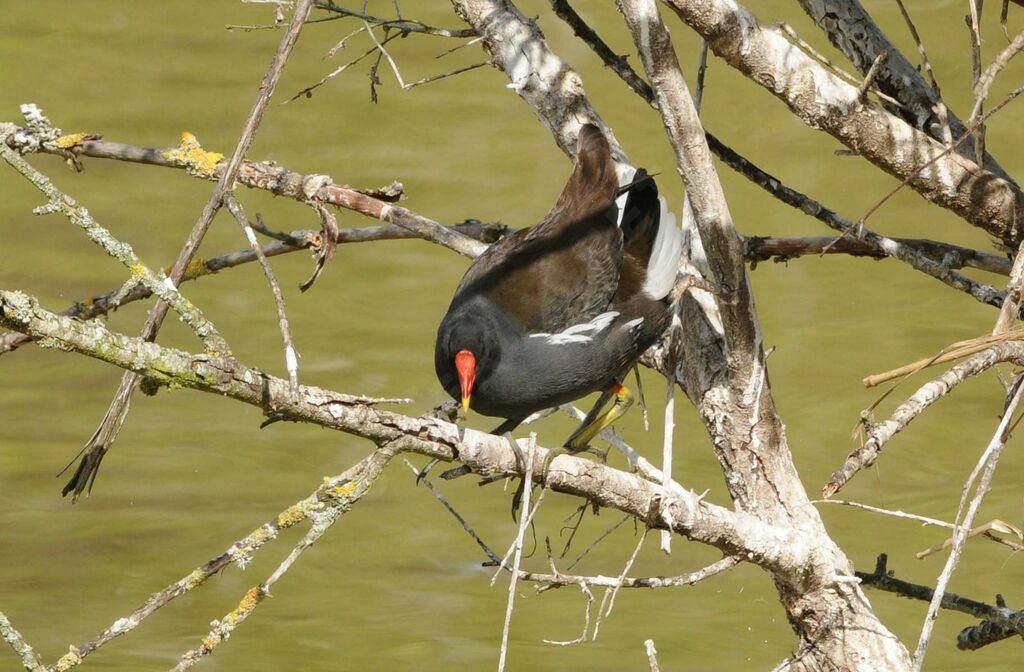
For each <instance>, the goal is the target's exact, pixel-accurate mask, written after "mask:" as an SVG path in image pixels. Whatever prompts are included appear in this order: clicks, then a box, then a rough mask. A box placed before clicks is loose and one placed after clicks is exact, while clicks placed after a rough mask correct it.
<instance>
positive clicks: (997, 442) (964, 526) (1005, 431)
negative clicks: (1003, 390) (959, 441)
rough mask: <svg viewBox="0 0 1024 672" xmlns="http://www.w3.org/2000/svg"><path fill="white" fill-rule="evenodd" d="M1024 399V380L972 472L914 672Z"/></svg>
mask: <svg viewBox="0 0 1024 672" xmlns="http://www.w3.org/2000/svg"><path fill="white" fill-rule="evenodd" d="M1022 396H1024V377H1022V378H1018V379H1017V381H1016V382H1015V384H1014V387H1013V390H1012V392H1011V393H1010V394H1008V395H1007V404H1006V408H1005V409H1004V410H1003V418H1002V420H1001V421H1000V422H999V426H998V428H997V429H996V432H995V434H994V435H993V436H992V439H991V441H989V444H988V447H986V448H985V451H984V452H983V453H982V455H981V457H980V458H979V459H978V463H977V464H976V465H975V467H974V471H973V472H971V475H970V477H969V478H968V479H967V482H966V483H965V484H964V489H963V494H962V495H961V497H960V504H959V506H958V507H957V513H956V524H957V528H956V532H955V533H954V534H953V548H952V550H950V553H949V557H948V558H947V559H946V565H945V567H943V569H942V573H941V574H940V575H939V579H938V581H936V583H935V595H934V596H932V600H931V603H930V604H929V605H928V614H927V615H926V616H925V619H924V625H923V626H922V627H921V636H920V638H919V639H918V642H917V649H916V650H915V651H914V667H913V669H914V672H919V671H920V670H921V667H922V666H923V665H924V657H925V654H926V653H927V652H928V644H929V642H930V641H931V636H932V630H933V628H934V625H935V619H936V618H938V614H939V608H940V607H941V605H942V596H943V594H944V593H945V592H946V586H947V585H948V584H949V579H950V577H952V575H953V571H954V570H955V569H956V566H957V564H958V563H959V562H960V554H961V553H962V552H963V549H964V544H965V543H966V542H967V535H968V533H969V532H970V530H971V527H972V526H973V525H974V519H975V517H976V516H977V514H978V510H979V509H980V508H981V503H982V502H983V501H984V499H985V495H987V494H988V491H989V488H990V487H991V484H992V476H993V474H994V473H995V470H996V465H998V464H999V457H1000V456H1001V455H1002V451H1003V446H1004V445H1005V444H1006V441H1007V439H1009V428H1010V421H1011V420H1012V419H1013V414H1014V411H1016V410H1017V405H1018V404H1019V403H1020V400H1021V397H1022ZM979 476H980V481H978V487H977V489H976V490H975V494H974V497H973V498H971V499H970V501H968V497H969V495H970V492H971V490H972V489H973V488H974V484H975V481H976V480H977V479H978V477H979Z"/></svg>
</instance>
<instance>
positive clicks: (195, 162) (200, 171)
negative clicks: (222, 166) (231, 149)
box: [164, 131, 224, 177]
mask: <svg viewBox="0 0 1024 672" xmlns="http://www.w3.org/2000/svg"><path fill="white" fill-rule="evenodd" d="M164 158H165V159H168V160H170V161H174V162H175V163H177V164H179V165H182V166H185V168H187V169H188V171H189V172H191V173H195V174H196V175H201V176H203V177H210V176H211V175H213V171H214V170H215V169H216V168H217V164H218V163H220V161H221V159H223V158H224V155H223V154H221V153H220V152H208V151H206V150H205V149H203V146H202V145H200V144H199V140H198V139H197V138H196V136H194V135H192V134H191V133H189V132H188V131H182V133H181V144H180V145H178V146H177V147H176V148H175V149H168V150H167V151H165V152H164Z"/></svg>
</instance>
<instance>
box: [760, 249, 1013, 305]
mask: <svg viewBox="0 0 1024 672" xmlns="http://www.w3.org/2000/svg"><path fill="white" fill-rule="evenodd" d="M891 240H892V241H893V242H895V243H896V244H898V245H900V246H903V247H905V248H908V249H912V250H914V251H915V252H917V253H918V254H920V255H922V256H924V257H927V258H928V259H931V260H932V261H934V262H935V263H936V264H940V265H941V266H944V267H946V268H949V269H956V268H977V269H979V270H982V271H988V272H989V273H998V274H1000V275H1009V274H1010V266H1011V263H1010V260H1009V259H1007V258H1006V257H1005V256H1003V255H999V254H992V253H988V252H981V251H979V250H972V249H971V248H969V247H960V246H959V245H953V244H951V243H944V242H941V241H938V240H929V239H926V238H892V239H891ZM743 242H744V252H743V256H744V258H745V259H746V260H747V262H749V263H754V264H756V263H758V262H762V261H768V260H769V259H772V260H774V261H776V262H785V261H789V260H790V259H795V258H797V257H803V256H808V255H814V256H821V255H824V254H849V255H851V256H854V257H871V258H873V259H887V258H890V257H889V255H887V254H886V253H885V252H884V251H882V250H881V249H879V248H878V247H876V246H875V245H872V244H871V243H869V242H867V241H866V240H858V239H857V238H855V237H853V236H844V237H840V238H838V239H836V238H835V237H832V236H828V237H824V236H814V237H805V238H770V237H763V236H746V237H744V239H743ZM992 289H993V290H994V289H995V288H994V287H993V288H992ZM1002 298H1003V293H1002V292H995V294H994V295H993V300H994V301H995V300H998V301H999V302H1000V303H1001V302H1002Z"/></svg>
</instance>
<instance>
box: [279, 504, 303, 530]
mask: <svg viewBox="0 0 1024 672" xmlns="http://www.w3.org/2000/svg"><path fill="white" fill-rule="evenodd" d="M305 519H306V512H305V511H304V510H303V509H302V507H300V506H298V505H295V506H289V507H288V508H287V509H285V510H284V511H282V512H281V513H280V514H279V515H278V516H277V526H278V527H279V528H281V529H282V530H283V529H284V528H286V527H291V526H292V525H297V524H298V523H301V522H302V521H304V520H305Z"/></svg>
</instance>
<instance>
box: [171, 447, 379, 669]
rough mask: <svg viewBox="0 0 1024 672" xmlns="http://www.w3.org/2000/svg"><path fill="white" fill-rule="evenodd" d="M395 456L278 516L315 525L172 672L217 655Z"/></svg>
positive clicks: (370, 463)
mask: <svg viewBox="0 0 1024 672" xmlns="http://www.w3.org/2000/svg"><path fill="white" fill-rule="evenodd" d="M394 455H395V453H394V451H392V450H390V449H389V448H388V447H387V446H385V447H382V448H378V449H377V450H375V451H374V452H373V453H371V454H370V455H369V456H368V457H366V458H364V459H363V460H362V461H360V462H359V463H358V464H356V465H355V466H354V467H352V468H351V469H349V470H348V471H346V472H345V473H344V474H341V475H340V476H336V477H334V478H331V479H327V481H326V482H325V483H324V485H322V486H320V487H319V488H318V489H317V490H316V492H314V493H313V494H312V495H310V496H309V497H307V498H306V499H305V500H303V501H301V502H299V503H297V504H296V505H295V506H293V507H292V508H290V509H288V510H287V511H286V512H284V513H282V514H281V515H280V516H278V520H279V521H280V520H281V517H282V516H284V517H285V519H286V520H290V519H291V518H297V517H299V516H300V515H302V516H303V517H305V518H308V519H309V520H310V521H311V522H312V525H311V526H310V528H309V530H308V531H307V532H306V534H305V535H303V537H302V539H300V540H299V543H297V544H296V545H295V547H294V548H293V549H292V551H291V552H290V553H289V554H288V556H287V557H286V558H285V559H284V560H283V561H282V562H281V563H280V564H279V565H278V566H277V568H276V569H274V571H273V572H272V573H271V574H270V576H269V577H267V579H266V580H265V581H264V582H263V583H261V584H260V585H258V586H254V587H252V588H250V589H249V590H247V591H246V593H245V595H244V596H243V597H242V599H241V601H240V602H239V603H238V606H237V607H236V608H235V609H233V610H232V611H230V612H228V613H227V614H226V615H225V616H224V617H223V618H221V619H218V620H215V621H214V622H213V623H212V626H213V627H212V629H211V630H210V632H209V634H207V635H206V636H205V637H203V640H202V642H201V643H200V645H199V646H197V647H195V648H194V649H190V650H188V651H186V652H185V653H184V654H183V655H182V656H181V660H180V661H179V662H178V664H177V665H175V666H174V668H172V672H180V671H181V670H186V669H188V668H190V667H192V666H193V665H195V664H196V663H197V662H199V661H200V660H201V659H202V658H203V657H204V656H208V655H210V654H211V653H213V652H214V651H215V650H216V649H217V647H218V646H220V645H221V644H222V643H223V642H224V641H225V640H226V639H227V638H228V637H230V636H231V633H232V632H234V630H235V629H236V628H237V627H238V626H239V625H241V624H242V623H243V622H244V621H245V620H246V619H247V618H249V616H251V615H252V613H253V611H255V609H256V607H257V606H259V605H260V603H262V602H263V599H264V598H266V597H268V596H269V595H270V591H271V589H272V588H273V587H274V584H276V583H277V582H278V581H279V580H280V579H281V577H282V576H284V574H285V573H286V572H287V571H288V570H289V569H291V566H292V564H294V562H295V561H296V560H297V559H298V557H299V556H300V555H301V554H302V552H303V551H305V550H306V549H307V548H309V547H310V546H312V545H313V544H315V543H316V542H317V541H318V540H319V539H320V537H322V536H323V535H324V533H325V532H327V530H329V529H331V527H332V526H333V525H334V524H335V523H336V522H338V520H339V519H340V518H341V517H342V516H343V515H344V514H345V513H347V512H348V511H349V509H350V508H352V505H353V504H355V503H356V502H358V501H359V500H360V499H362V497H363V496H364V495H365V494H366V493H367V492H369V491H370V488H371V487H373V484H374V483H375V482H376V480H377V477H378V476H380V475H381V473H382V472H383V471H384V468H385V467H386V466H387V465H388V464H389V463H390V461H391V458H393V457H394Z"/></svg>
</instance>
